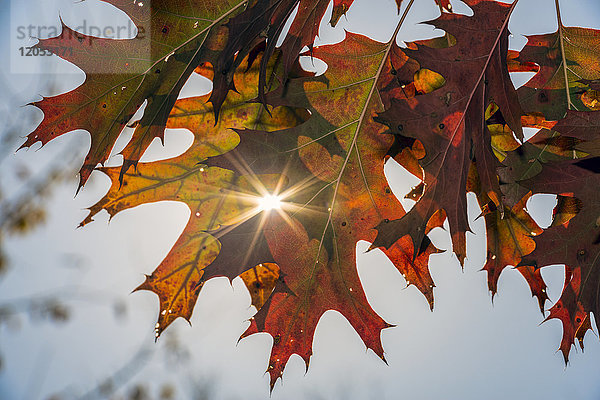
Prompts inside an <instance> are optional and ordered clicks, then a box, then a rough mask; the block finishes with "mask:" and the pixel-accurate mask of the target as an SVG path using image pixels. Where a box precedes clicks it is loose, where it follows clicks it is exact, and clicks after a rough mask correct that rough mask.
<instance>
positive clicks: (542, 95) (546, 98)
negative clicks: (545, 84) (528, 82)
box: [538, 91, 548, 103]
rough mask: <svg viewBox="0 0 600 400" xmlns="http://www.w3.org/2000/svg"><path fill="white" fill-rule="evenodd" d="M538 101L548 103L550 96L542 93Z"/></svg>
mask: <svg viewBox="0 0 600 400" xmlns="http://www.w3.org/2000/svg"><path fill="white" fill-rule="evenodd" d="M538 101H539V102H540V103H547V102H548V96H547V95H546V92H544V91H541V92H540V94H539V95H538Z"/></svg>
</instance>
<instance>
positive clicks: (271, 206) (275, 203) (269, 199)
mask: <svg viewBox="0 0 600 400" xmlns="http://www.w3.org/2000/svg"><path fill="white" fill-rule="evenodd" d="M258 207H259V209H260V210H261V211H270V210H281V197H280V196H277V195H274V194H267V195H265V196H264V197H262V198H260V199H259V201H258Z"/></svg>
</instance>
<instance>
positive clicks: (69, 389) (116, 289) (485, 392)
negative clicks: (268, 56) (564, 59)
mask: <svg viewBox="0 0 600 400" xmlns="http://www.w3.org/2000/svg"><path fill="white" fill-rule="evenodd" d="M12 3H13V4H11V2H9V1H8V0H0V4H1V6H2V9H1V10H2V13H1V14H0V18H2V23H1V26H2V29H3V30H4V31H3V32H2V34H3V35H2V37H3V38H4V39H2V40H0V51H1V54H3V56H4V59H5V64H4V67H3V69H2V70H1V71H0V118H1V119H2V120H3V121H7V123H6V125H7V126H8V125H11V124H15V125H16V126H17V128H18V129H20V130H21V134H22V135H25V134H27V133H29V132H30V131H31V130H32V129H34V127H35V126H36V125H37V124H38V123H39V121H40V120H41V118H42V114H41V112H39V111H38V110H36V109H35V108H33V107H22V106H23V104H26V103H28V102H31V101H34V100H39V98H40V97H39V96H40V95H46V96H48V95H55V94H58V93H62V92H64V91H67V90H71V89H72V88H74V87H76V86H77V85H78V84H80V83H81V82H82V81H83V74H82V73H81V72H79V71H78V69H77V68H76V67H73V66H71V65H68V64H67V63H65V62H63V61H61V60H58V59H56V58H55V57H51V58H50V57H48V58H47V59H45V60H44V63H43V64H42V63H41V61H40V60H39V57H38V58H36V57H31V58H32V59H31V60H25V61H23V60H17V61H18V62H17V64H14V63H12V62H13V61H14V57H16V56H17V54H16V53H15V51H16V49H18V47H19V46H16V47H15V42H14V41H15V38H16V36H17V34H18V31H16V27H18V26H21V25H23V24H25V25H28V24H33V25H35V26H57V25H58V24H59V15H60V16H61V17H62V19H63V20H64V21H65V23H67V24H68V25H70V26H78V25H79V24H80V23H81V21H83V20H87V21H94V23H97V24H98V25H100V26H102V24H107V23H110V24H115V25H116V24H121V23H124V24H127V22H128V19H127V17H126V16H125V15H124V14H123V13H121V12H118V11H117V10H115V9H111V7H109V6H107V5H105V4H102V3H101V2H99V1H97V0H96V1H94V0H87V1H85V2H77V1H73V0H54V1H51V0H14V1H13V2H12ZM405 3H407V2H405ZM561 3H562V4H564V9H562V14H563V20H564V22H565V24H567V25H579V26H588V27H596V28H600V5H598V3H597V1H596V0H570V1H568V2H567V1H562V2H561ZM453 5H454V8H455V10H460V9H461V7H460V5H459V4H458V3H457V2H456V1H453ZM11 8H12V9H11ZM462 9H464V8H462ZM436 12H437V11H436V7H435V6H434V5H433V0H416V6H415V8H414V10H411V13H410V14H409V17H408V19H407V21H406V22H405V25H404V27H403V28H402V30H401V31H400V40H414V39H419V38H425V37H428V36H430V35H431V34H432V33H433V28H432V27H431V26H426V25H420V26H417V25H416V23H417V22H419V21H423V20H428V19H432V18H435V16H436V15H437V14H436ZM328 13H330V10H329V11H328ZM398 18H399V17H398V16H397V14H396V5H395V2H394V0H356V1H355V3H354V4H353V6H352V7H351V8H350V11H349V13H348V15H347V18H344V17H343V18H342V19H341V20H340V23H339V25H338V27H337V28H336V29H335V30H332V29H331V28H327V27H323V29H322V32H321V38H320V41H321V43H330V42H335V41H339V40H341V39H342V38H343V35H344V33H343V32H344V29H346V30H350V31H354V32H360V33H365V34H368V35H369V36H371V37H373V38H375V39H377V40H381V41H386V40H387V39H388V38H389V35H391V32H392V31H393V29H394V27H395V25H396V22H397V20H398ZM90 23H91V22H90ZM510 28H511V30H512V32H513V33H514V37H513V38H512V44H513V46H516V47H518V46H519V45H521V46H522V45H523V43H524V39H523V38H522V37H521V36H520V35H521V34H533V33H546V32H550V31H553V30H555V29H556V19H555V11H554V1H553V0H521V2H520V4H519V6H518V7H517V9H516V11H515V14H514V16H513V19H512V21H511V24H510ZM7 38H10V40H7ZM33 43H35V41H32V42H31V44H33ZM11 44H12V47H11ZM9 60H10V61H11V63H10V65H9V63H8V61H9ZM21 63H25V64H21ZM15 65H16V67H15ZM11 67H12V70H11ZM42 72H43V74H42ZM40 76H41V79H40ZM45 82H46V83H48V82H51V83H52V84H50V85H47V84H45ZM205 91H206V86H204V85H203V84H202V82H201V80H194V81H193V82H191V83H190V84H188V85H187V86H186V87H185V88H184V91H183V93H182V95H183V96H190V95H195V94H199V93H201V92H205ZM4 134H7V133H6V131H5V132H4ZM22 140H23V139H15V140H13V142H12V143H10V145H11V146H13V148H16V147H18V145H20V142H22ZM190 142H191V134H189V133H188V132H185V131H181V130H178V131H168V132H167V135H166V148H165V149H162V148H161V146H160V145H159V144H158V143H154V145H155V146H154V145H153V147H152V149H151V151H150V153H151V154H149V155H148V156H146V157H145V159H146V160H150V159H156V158H167V157H171V156H173V155H176V154H178V153H180V152H182V151H183V150H185V148H186V146H187V145H189V143H190ZM124 143H125V140H121V142H120V144H119V145H118V146H121V147H122V146H123V145H124ZM87 146H89V138H88V134H87V133H85V132H75V133H72V134H68V135H64V136H61V137H60V138H58V139H56V140H54V141H52V142H51V143H49V144H48V145H47V146H45V148H44V149H42V150H39V151H36V149H37V146H36V147H35V148H34V149H30V150H29V151H19V152H18V153H16V155H15V154H13V153H12V152H11V153H10V154H9V156H8V157H6V158H4V159H2V160H1V161H0V162H1V163H2V166H1V167H0V171H1V172H0V185H2V186H1V187H2V191H3V192H4V194H5V195H7V196H11V195H17V194H18V193H19V191H20V190H22V187H21V186H22V184H21V183H20V182H19V181H18V180H16V179H15V178H14V170H15V169H16V168H17V167H18V166H19V165H23V164H26V165H28V166H29V167H30V169H31V170H32V172H33V173H36V172H40V171H43V170H44V168H46V166H47V165H48V163H51V162H52V160H55V159H56V158H60V157H64V152H65V151H70V152H74V153H75V154H76V155H77V157H78V162H79V163H81V161H82V160H83V157H84V155H85V151H86V148H87ZM120 161H121V159H120V156H115V157H113V158H112V159H111V160H110V163H111V165H118V164H119V162H120ZM386 172H388V174H389V176H390V179H391V181H392V184H393V185H394V187H395V189H396V190H397V192H401V191H403V190H404V191H406V190H407V188H409V187H410V186H411V185H412V184H414V182H410V181H407V180H406V179H407V178H406V177H405V175H403V174H402V171H399V170H398V169H397V168H396V169H395V168H393V167H391V168H387V170H386ZM76 187H77V178H76V177H73V179H71V180H70V181H69V182H67V183H66V184H64V185H61V186H60V187H58V188H56V190H55V191H54V193H53V195H52V197H51V199H50V200H49V201H48V203H47V211H48V213H49V214H48V220H47V223H46V224H45V225H44V226H43V227H41V228H39V229H37V230H36V231H35V232H34V233H32V234H30V235H28V236H26V237H25V238H21V239H8V240H6V241H5V247H6V248H5V251H6V252H7V253H8V255H9V258H10V262H11V265H10V268H11V269H10V270H9V272H8V273H7V274H5V275H4V276H2V277H0V304H4V303H5V302H7V301H10V300H12V299H20V298H31V297H32V296H39V295H46V294H59V295H60V296H62V298H63V299H64V300H65V301H66V302H67V303H68V304H69V305H70V306H71V307H72V318H71V319H70V321H69V322H67V323H66V324H62V325H61V324H51V323H47V322H43V321H37V320H29V319H28V318H26V315H23V316H22V318H20V320H19V321H20V322H19V323H13V324H11V325H9V326H6V325H2V326H0V353H1V355H2V358H3V367H2V370H0V398H2V399H37V398H40V399H41V398H47V397H48V396H49V395H50V394H52V393H61V394H63V395H65V396H67V398H71V397H78V396H81V395H83V394H85V393H87V392H88V391H89V390H90V389H93V388H94V387H95V386H96V385H97V384H98V383H99V382H101V381H102V380H103V379H104V378H106V377H107V376H110V375H111V374H112V373H113V372H114V371H115V370H117V369H119V368H121V367H122V366H123V365H125V364H126V363H127V362H128V361H129V360H131V358H132V357H133V355H134V354H135V353H136V352H137V351H138V350H140V349H148V351H149V353H148V354H152V356H151V357H152V358H150V359H148V360H147V362H146V361H143V362H140V363H137V364H135V369H134V370H133V372H135V374H134V376H133V377H132V378H131V380H130V381H129V385H130V386H129V387H131V385H132V384H135V383H144V384H149V385H150V387H151V388H152V393H153V394H156V393H158V391H159V388H160V387H161V386H162V385H163V384H164V383H172V384H173V385H174V386H175V387H176V396H177V397H176V398H190V395H191V393H194V391H197V390H200V389H199V388H206V389H207V390H210V393H211V394H210V397H209V398H210V399H224V400H225V399H227V400H229V399H268V398H269V393H268V376H267V375H265V374H264V371H265V370H266V367H267V362H268V357H269V351H270V346H271V341H272V340H271V338H270V336H268V335H266V334H258V335H254V336H251V337H249V338H247V339H244V340H242V341H241V342H240V343H239V344H237V339H238V337H239V335H240V334H241V333H242V332H243V331H244V330H245V328H246V326H247V322H245V320H247V319H248V318H249V317H250V316H251V314H252V310H251V309H250V308H249V304H250V300H249V296H248V294H247V292H246V291H245V288H244V287H243V285H242V284H241V282H240V281H239V280H236V281H234V284H233V287H232V286H231V285H230V284H229V282H228V281H227V280H226V279H224V278H220V279H214V280H212V281H210V282H209V283H207V284H206V285H205V287H204V288H203V290H202V293H201V295H200V298H199V301H198V304H197V306H196V308H195V311H194V314H193V317H192V327H190V326H189V325H188V324H187V323H186V322H185V321H183V320H181V319H180V320H178V321H177V322H176V323H174V324H173V326H172V327H170V328H169V329H168V330H167V331H166V332H165V333H164V334H163V337H161V340H159V342H158V343H157V344H154V342H153V338H152V335H153V329H154V323H155V319H156V314H157V308H158V301H157V298H156V296H155V295H154V294H152V293H150V292H138V293H134V294H131V295H130V294H129V293H130V292H131V290H132V289H133V288H135V287H136V286H138V285H139V284H140V283H141V282H142V280H143V274H145V273H150V272H152V270H154V268H155V267H156V266H157V265H158V264H159V263H160V261H161V260H162V258H163V257H164V256H165V255H166V253H167V252H168V250H169V249H170V247H171V246H172V244H173V243H174V242H175V240H176V239H177V237H178V235H179V234H180V233H181V231H182V229H183V227H184V226H185V223H186V221H187V218H188V216H189V210H188V209H187V207H186V206H185V205H184V204H178V203H173V202H164V203H156V204H151V205H144V206H141V207H138V208H136V209H133V210H129V211H126V212H123V213H122V214H119V215H117V216H116V217H115V218H113V220H112V221H111V222H110V224H108V223H107V220H108V216H107V214H106V213H103V214H101V215H99V216H98V217H97V218H96V222H94V223H92V224H90V225H88V226H86V227H85V228H84V229H75V227H76V226H77V225H78V223H79V222H80V221H81V220H82V219H83V217H85V215H86V211H85V210H84V208H85V207H87V206H90V205H91V204H93V203H94V202H96V201H97V200H98V199H99V198H100V197H101V196H102V195H103V194H104V193H105V192H106V190H107V189H108V187H109V180H108V178H106V177H105V176H103V175H102V174H101V173H98V172H95V173H94V174H93V175H92V178H91V180H90V182H89V183H88V185H87V186H86V187H85V189H84V190H83V191H82V192H81V193H80V194H79V195H78V196H77V197H75V198H74V193H75V189H76ZM469 200H470V209H469V213H470V218H471V221H472V223H471V226H472V229H473V232H474V234H468V243H467V244H468V258H467V262H466V265H465V269H464V272H463V271H461V268H460V266H459V264H458V261H457V260H456V258H455V257H454V256H453V255H451V253H450V252H445V253H442V254H438V255H434V256H432V257H431V260H430V263H431V273H432V276H433V279H434V281H435V283H436V286H437V287H436V289H435V299H436V306H435V311H434V312H430V311H429V307H428V304H427V302H426V301H425V298H424V297H423V296H422V295H421V294H420V293H419V292H417V290H416V289H415V288H414V287H409V288H407V289H404V287H405V286H406V284H405V282H404V279H403V278H402V277H401V275H400V274H399V273H398V272H397V270H396V269H395V268H394V267H393V266H392V265H391V263H390V262H389V261H387V260H386V259H385V257H383V255H382V254H381V252H379V251H372V252H370V253H368V254H365V253H364V250H365V249H366V248H367V247H368V244H367V243H366V242H361V243H359V244H358V246H357V253H358V254H359V261H358V270H359V274H360V276H361V279H362V281H363V284H364V287H365V290H366V293H367V296H368V298H369V301H370V302H371V305H372V306H373V308H374V309H375V310H376V311H377V312H378V313H379V314H380V315H381V316H382V317H383V318H384V319H385V320H386V321H387V322H389V323H391V324H395V325H396V326H397V327H395V328H391V329H386V330H385V331H384V332H383V333H382V338H383V345H384V349H385V352H386V358H387V360H388V363H389V365H385V364H383V363H382V362H381V360H379V358H378V357H377V356H376V355H375V354H374V353H373V352H372V351H366V350H365V346H364V344H363V343H362V341H361V340H360V338H359V337H358V335H357V334H356V333H355V332H354V331H353V330H352V328H351V327H350V325H349V324H348V322H347V321H346V320H345V319H344V318H343V317H342V316H341V314H339V313H337V312H333V311H328V312H327V313H326V314H325V315H324V316H323V318H322V319H321V321H320V323H319V326H318V328H317V331H316V334H315V340H314V344H313V349H314V355H313V357H312V359H311V365H310V369H309V371H308V373H307V374H306V375H305V374H304V363H303V361H302V360H301V359H300V358H299V357H298V356H293V357H292V358H291V359H290V362H289V363H288V366H287V368H286V370H285V373H284V379H283V385H282V384H281V382H279V383H278V384H277V385H276V387H275V390H274V392H273V394H272V397H271V398H272V399H275V400H277V399H286V400H287V399H312V398H319V397H320V398H323V399H399V398H406V399H410V400H416V399H460V400H469V399H473V400H480V399H484V398H485V399H507V398H510V399H524V400H525V399H528V400H529V399H556V400H559V399H590V400H591V399H596V400H597V399H598V398H600V382H599V381H598V376H600V363H599V362H598V360H599V358H600V342H599V341H598V338H597V336H595V335H594V334H592V333H588V335H587V336H586V339H585V345H586V351H585V353H584V354H582V353H581V352H576V351H575V349H573V351H572V354H571V363H570V365H569V366H568V367H567V368H565V367H564V363H563V360H562V355H561V354H560V353H557V352H556V349H557V348H558V345H559V343H560V338H561V332H562V331H561V326H560V323H559V322H558V321H556V320H553V321H550V322H547V323H544V324H543V325H541V326H539V323H540V322H541V321H542V320H543V317H542V315H541V314H540V312H539V308H538V304H537V300H536V299H534V298H532V297H531V294H530V292H529V289H528V287H527V285H526V283H525V281H524V280H523V279H522V278H521V277H520V274H518V272H516V271H513V270H510V269H507V270H506V271H505V272H504V273H503V275H502V276H501V278H500V283H499V293H498V295H497V296H496V297H495V300H494V304H493V305H492V303H491V299H490V295H489V293H488V291H487V284H486V275H485V273H483V272H479V270H480V269H481V268H482V266H483V262H484V259H483V257H484V254H485V235H484V227H483V219H479V220H478V221H475V222H473V220H474V218H475V217H476V216H477V215H478V213H479V211H478V209H477V206H476V205H475V201H474V198H473V197H469ZM551 204H552V203H551V199H550V200H549V199H548V197H546V198H545V199H544V198H542V197H541V196H540V197H538V198H536V199H534V202H533V203H530V204H529V208H530V209H533V210H534V211H535V212H536V217H537V218H538V220H539V221H540V223H543V224H546V225H547V224H548V222H549V210H550V207H549V205H551ZM434 241H435V243H436V245H438V247H440V248H442V249H447V248H448V247H449V246H450V244H449V243H450V241H449V238H448V237H447V234H446V233H445V232H443V231H441V230H438V231H437V232H435V235H434ZM543 275H544V278H546V279H547V280H548V283H549V296H550V298H551V300H556V299H557V298H558V296H559V294H560V291H561V288H562V280H563V268H562V267H559V266H556V267H548V268H545V269H544V270H543ZM115 304H122V305H124V307H125V309H126V314H125V316H124V317H119V316H118V315H115V312H114V305H115ZM549 306H550V303H547V307H549ZM177 344H179V345H181V346H182V348H180V350H181V352H183V353H182V354H179V355H180V358H176V357H175V358H174V356H173V355H174V354H177V353H176V352H175V351H174V350H173V349H174V348H176V345H177ZM186 353H187V356H186ZM143 354H146V353H143ZM125 391H127V389H125ZM196 393H197V392H196Z"/></svg>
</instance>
